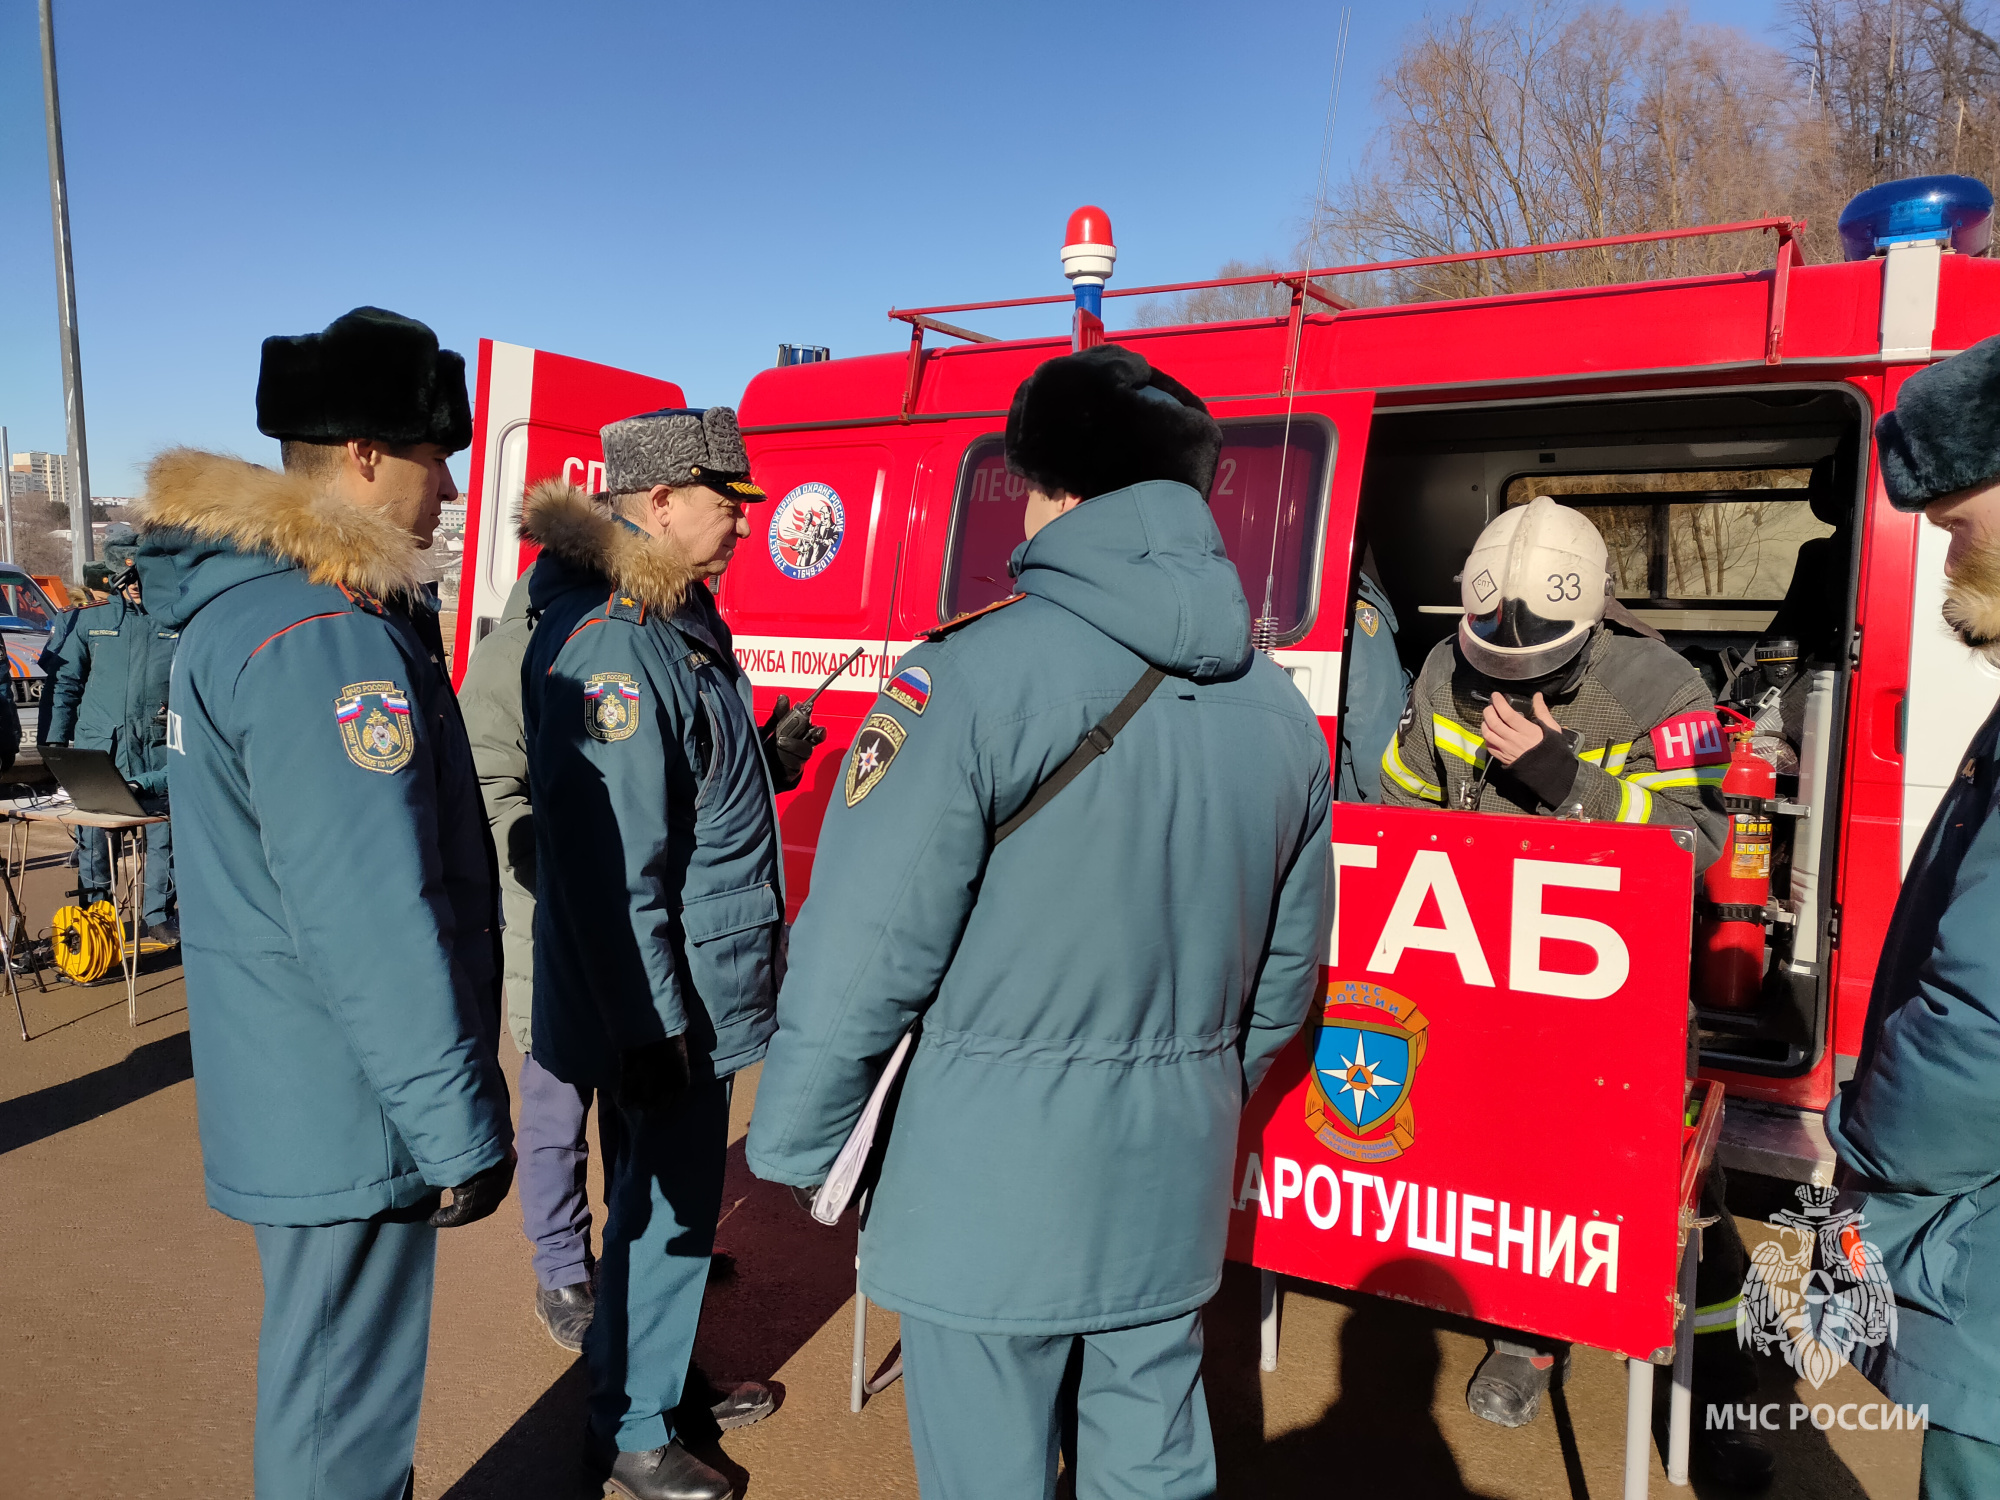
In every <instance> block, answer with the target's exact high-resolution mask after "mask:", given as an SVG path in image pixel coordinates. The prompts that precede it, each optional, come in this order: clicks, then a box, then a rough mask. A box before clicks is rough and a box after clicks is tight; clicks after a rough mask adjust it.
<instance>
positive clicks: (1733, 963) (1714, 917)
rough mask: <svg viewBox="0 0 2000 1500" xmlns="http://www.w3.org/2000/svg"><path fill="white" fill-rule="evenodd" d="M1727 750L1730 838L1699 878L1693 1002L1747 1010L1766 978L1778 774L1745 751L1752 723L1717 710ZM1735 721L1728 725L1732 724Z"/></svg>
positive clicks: (1725, 783) (1724, 784) (1732, 712)
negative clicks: (1766, 909) (1701, 897)
mask: <svg viewBox="0 0 2000 1500" xmlns="http://www.w3.org/2000/svg"><path fill="white" fill-rule="evenodd" d="M1715 712H1716V716H1717V717H1718V718H1721V719H1722V720H1723V727H1724V729H1725V730H1726V731H1727V732H1728V735H1729V740H1730V745H1731V747H1732V748H1731V750H1730V754H1729V772H1728V774H1727V775H1726V776H1724V777H1723V779H1722V802H1723V806H1724V807H1725V808H1726V809H1727V810H1728V812H1729V833H1728V836H1727V837H1725V838H1724V839H1723V841H1722V857H1721V858H1720V859H1718V860H1717V861H1716V862H1715V863H1714V864H1712V865H1710V866H1709V867H1708V872H1707V873H1706V874H1705V875H1703V876H1702V877H1701V884H1702V891H1703V893H1704V895H1706V897H1707V900H1706V901H1704V902H1703V903H1702V907H1701V920H1700V922H1699V923H1697V924H1696V928H1695V945H1694V946H1695V973H1696V985H1697V988H1696V992H1695V993H1696V998H1697V999H1698V1000H1699V1001H1700V1002H1701V1003H1702V1004H1704V1005H1710V1006H1714V1007H1716V1008H1718V1009H1721V1010H1748V1009H1750V1008H1751V1007H1752V1006H1754V1005H1755V1004H1756V1003H1757V995H1758V991H1759V990H1760V989H1761V987H1762V985H1763V981H1764V907H1765V903H1766V902H1768V901H1769V900H1770V897H1771V814H1770V811H1769V809H1768V807H1767V806H1766V799H1768V798H1771V797H1775V796H1776V795H1777V792H1778V771H1777V768H1776V767H1775V766H1773V765H1772V764H1771V763H1770V762H1769V761H1768V760H1766V759H1764V757H1763V756H1761V755H1759V754H1757V753H1756V752H1755V751H1754V750H1752V749H1751V748H1750V740H1751V737H1752V736H1753V735H1754V734H1755V733H1756V732H1757V725H1756V722H1755V721H1754V720H1752V719H1750V718H1749V717H1747V716H1746V715H1744V714H1740V713H1738V712H1737V711H1736V710H1735V709H1733V708H1727V707H1720V708H1717V709H1716V711H1715ZM1732 721H1733V722H1732Z"/></svg>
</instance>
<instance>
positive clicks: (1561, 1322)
mask: <svg viewBox="0 0 2000 1500" xmlns="http://www.w3.org/2000/svg"><path fill="white" fill-rule="evenodd" d="M1676 833H1677V830H1673V829H1668V828H1661V827H1647V826H1634V825H1627V824H1620V823H1571V822H1560V821H1557V820H1554V819H1547V818H1502V817H1491V816H1483V815H1479V814H1473V813H1457V812H1423V811H1412V810H1407V809H1401V808H1382V807H1365V806H1361V805H1358V804H1341V805H1338V806H1336V807H1335V808H1334V819H1333V852H1332V857H1333V861H1334V879H1335V887H1336V892H1337V894H1336V898H1335V902H1334V907H1335V915H1334V921H1333V933H1332V936H1331V938H1330V941H1329V953H1328V955H1327V957H1328V967H1327V969H1326V976H1327V978H1326V990H1325V994H1324V995H1323V996H1322V997H1321V1000H1320V1002H1319V1003H1318V1004H1316V1005H1315V1007H1314V1013H1313V1016H1312V1018H1311V1020H1310V1021H1309V1023H1308V1024H1307V1026H1306V1029H1305V1031H1304V1033H1303V1034H1302V1035H1301V1036H1300V1038H1299V1039H1298V1040H1296V1041H1295V1042H1294V1043H1293V1044H1292V1046H1291V1047H1290V1048H1288V1049H1287V1050H1286V1051H1285V1053H1284V1054H1283V1055H1282V1056H1281V1057H1280V1058H1279V1060H1278V1063H1277V1065H1276V1066H1275V1067H1274V1068H1273V1069H1272V1071H1271V1074H1270V1076H1269V1077H1268V1078H1266V1079H1265V1081H1264V1086H1263V1087H1262V1088H1261V1089H1260V1090H1259V1091H1258V1094H1257V1097H1256V1098H1255V1099H1253V1100H1252V1101H1251V1105H1250V1108H1249V1110H1248V1112H1247V1113H1246V1115H1245V1117H1244V1126H1243V1133H1242V1137H1241V1139H1240V1141H1239V1143H1238V1146H1237V1163H1236V1177H1235V1181H1236V1183H1237V1184H1238V1187H1237V1192H1236V1197H1235V1201H1234V1203H1233V1205H1232V1207H1233V1210H1234V1211H1233V1212H1232V1214H1231V1216H1230V1236H1229V1253H1230V1255H1231V1257H1232V1258H1233V1259H1236V1260H1246V1261H1250V1262H1252V1263H1253V1264H1255V1265H1258V1266H1262V1267H1265V1268H1267V1269H1269V1270H1274V1271H1280V1272H1283V1273H1284V1274H1286V1275H1288V1276H1298V1277H1302V1278H1304V1279H1306V1280H1309V1281H1318V1282H1324V1283H1326V1284H1328V1285H1332V1286H1340V1287H1348V1288H1351V1289H1354V1290H1358V1291H1364V1292H1370V1293H1374V1294H1377V1295H1382V1296H1389V1297H1396V1298H1400V1299H1402V1300H1404V1301H1410V1302H1418V1303H1422V1304H1424V1305H1426V1306H1430V1307H1435V1308H1438V1309H1439V1310H1441V1311H1444V1312H1450V1313H1455V1314H1459V1315H1462V1316H1467V1317H1474V1318H1479V1319H1482V1320H1484V1321H1486V1322H1489V1323H1494V1324H1498V1325H1499V1326H1501V1327H1504V1328H1511V1329H1518V1330H1523V1331H1527V1332H1531V1333H1536V1334H1541V1335H1543V1336H1546V1337H1550V1338H1560V1339H1567V1340H1571V1341H1574V1342H1577V1343H1583V1344H1590V1345H1593V1346H1595V1347H1598V1348H1603V1349H1610V1350H1614V1351H1616V1352H1618V1353H1620V1354H1626V1355H1632V1356H1636V1357H1639V1358H1646V1357H1649V1356H1651V1355H1652V1354H1653V1353H1654V1352H1655V1351H1657V1350H1660V1349H1664V1348H1666V1347H1667V1346H1669V1345H1671V1344H1672V1343H1673V1338H1674V1320H1673V1293H1674V1284H1675V1274H1674V1273H1675V1266H1676V1259H1677V1253H1676V1245H1677V1236H1678V1223H1677V1219H1678V1213H1679V1202H1680V1174H1681V1142H1682V1137H1683V1128H1682V1120H1681V1115H1682V1109H1683V1103H1682V1099H1683V1082H1684V1079H1685V1076H1686V1064H1687V1024H1688V999H1687V997H1688V948H1689V924H1690V917H1691V913H1692V909H1693V899H1694V856H1693V854H1692V853H1691V852H1690V851H1689V850H1688V849H1686V848H1684V847H1682V845H1681V843H1679V842H1678V841H1677V839H1676ZM1680 837H1681V838H1686V837H1687V835H1686V834H1685V833H1681V834H1680Z"/></svg>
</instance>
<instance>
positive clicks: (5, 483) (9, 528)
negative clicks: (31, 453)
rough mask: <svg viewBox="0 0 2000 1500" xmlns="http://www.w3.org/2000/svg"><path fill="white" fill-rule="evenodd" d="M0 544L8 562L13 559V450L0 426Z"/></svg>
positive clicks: (5, 431)
mask: <svg viewBox="0 0 2000 1500" xmlns="http://www.w3.org/2000/svg"><path fill="white" fill-rule="evenodd" d="M0 527H4V528H5V530H4V533H0V545H4V546H5V547H6V557H7V561H8V562H12V561H13V560H14V450H13V449H12V448H10V447H8V446H7V429H6V428H4V427H0Z"/></svg>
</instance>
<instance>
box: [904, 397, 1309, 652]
mask: <svg viewBox="0 0 2000 1500" xmlns="http://www.w3.org/2000/svg"><path fill="white" fill-rule="evenodd" d="M1222 434H1223V442H1222V455H1221V458H1220V459H1219V461H1218V462H1217V464H1216V471H1215V486H1214V488H1213V489H1212V490H1211V491H1210V492H1209V510H1210V512H1211V513H1212V514H1213V515H1214V517H1215V524H1216V526H1217V527H1218V528H1219V529H1220V530H1221V532H1222V541H1223V546H1224V547H1225V548H1226V549H1227V551H1228V553H1229V556H1230V558H1231V560H1232V561H1234V562H1235V564H1236V571H1237V574H1238V576H1239V577H1240V578H1241V579H1242V580H1243V593H1244V597H1246V598H1247V599H1248V600H1249V601H1250V617H1251V619H1252V620H1253V621H1254V622H1256V624H1257V627H1258V630H1259V633H1260V637H1262V638H1266V639H1268V640H1269V641H1270V642H1271V643H1272V644H1280V645H1281V644H1284V643H1285V642H1287V641H1292V640H1297V639H1298V638H1299V637H1300V636H1302V635H1303V634H1304V633H1305V631H1306V628H1307V627H1308V626H1309V625H1310V624H1311V623H1312V613H1313V605H1314V600H1315V596H1316V592H1317V591H1316V589H1315V588H1314V579H1315V575H1316V572H1317V569H1318V564H1319V548H1318V546H1317V545H1316V543H1317V541H1318V537H1319V523H1320V511H1321V508H1322V506H1323V504H1324V501H1325V495H1326V477H1327V466H1328V458H1329V456H1330V454H1331V451H1332V446H1333V445H1332V435H1331V433H1330V432H1329V430H1328V429H1327V428H1326V427H1325V426H1324V425H1323V424H1321V423H1320V422H1318V421H1312V420H1304V419H1298V418H1295V419H1294V420H1293V421H1292V423H1291V429H1290V433H1289V436H1288V435H1287V432H1286V425H1285V423H1284V422H1282V421H1277V422H1232V423H1225V424H1224V425H1223V429H1222ZM1027 509H1028V486H1027V482H1026V481H1025V480H1023V479H1021V478H1020V477H1019V476H1018V475H1015V474H1009V473H1008V472H1007V465H1006V458H1005V454H1004V451H1003V447H1002V443H1001V440H1000V438H999V437H997V436H994V437H985V438H981V439H979V440H978V441H977V442H975V443H974V444H973V445H972V446H971V447H970V448H969V449H968V450H967V451H966V455H965V462H964V465H963V467H962V468H961V469H960V471H959V480H958V500H957V505H956V506H955V508H954V515H953V521H952V536H951V552H950V555H949V557H948V559H947V561H946V564H945V575H944V590H943V597H942V598H941V599H940V600H939V615H940V618H943V619H950V618H951V617H952V616H953V615H957V614H963V613H964V612H965V611H967V610H972V609H979V608H981V607H982V606H984V605H988V604H991V603H993V602H994V601H995V600H996V599H1004V598H1006V597H1007V595H1009V594H1010V593H1012V592H1013V591H1014V584H1013V580H1012V579H1011V578H1009V577H1008V576H1007V560H1008V558H1010V557H1011V556H1012V555H1013V552H1014V549H1015V548H1016V547H1018V546H1020V545H1021V528H1022V524H1023V521H1024V520H1025V518H1026V515H1027Z"/></svg>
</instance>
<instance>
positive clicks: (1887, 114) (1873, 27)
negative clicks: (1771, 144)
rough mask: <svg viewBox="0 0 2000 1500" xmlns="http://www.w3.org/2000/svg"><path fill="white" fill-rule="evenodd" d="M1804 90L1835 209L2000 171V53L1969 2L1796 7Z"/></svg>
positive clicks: (1791, 13) (1797, 76) (1794, 3)
mask: <svg viewBox="0 0 2000 1500" xmlns="http://www.w3.org/2000/svg"><path fill="white" fill-rule="evenodd" d="M1785 16H1786V29H1787V32H1788V34H1789V39H1790V44H1791V45H1790V49H1789V56H1790V62H1791V67H1792V73H1793V76H1794V80H1795V82H1796V84H1797V86H1798V87H1799V88H1801V89H1802V90H1803V91H1804V92H1805V94H1806V96H1807V99H1808V102H1809V104H1810V106H1811V107H1812V109H1813V110H1814V112H1815V113H1816V114H1817V115H1818V117H1819V119H1820V120H1821V121H1822V122H1823V126H1824V129H1825V133H1826V137H1827V141H1828V145H1829V150H1828V159H1829V165H1830V167H1831V173H1830V180H1829V181H1828V182H1827V183H1826V190H1827V195H1828V197H1829V200H1830V201H1829V204H1828V207H1829V208H1830V209H1831V210H1832V211H1833V212H1834V213H1838V211H1839V206H1840V203H1841V202H1843V201H1845V199H1846V197H1847V196H1849V195H1851V194H1852V193H1855V192H1858V191H1859V190H1860V189H1862V188H1865V187H1869V186H1871V185H1872V184H1874V183H1878V182H1884V181H1888V180H1890V179H1893V178H1897V177H1909V176H1916V175H1920V174H1923V173H1930V172H1962V173H1965V174H1966V175H1968V176H1973V177H1980V178H1985V179H1987V180H1991V179H1992V178H1993V177H1994V176H1995V173H1996V169H2000V128H1996V127H2000V42H1996V41H1995V39H1994V36H1993V34H1992V33H1993V30H1994V29H1995V21H1994V17H1993V12H1992V8H1991V7H1990V6H1989V5H1986V4H1975V3H1970V0H1788V3H1787V4H1786V7H1785Z"/></svg>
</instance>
